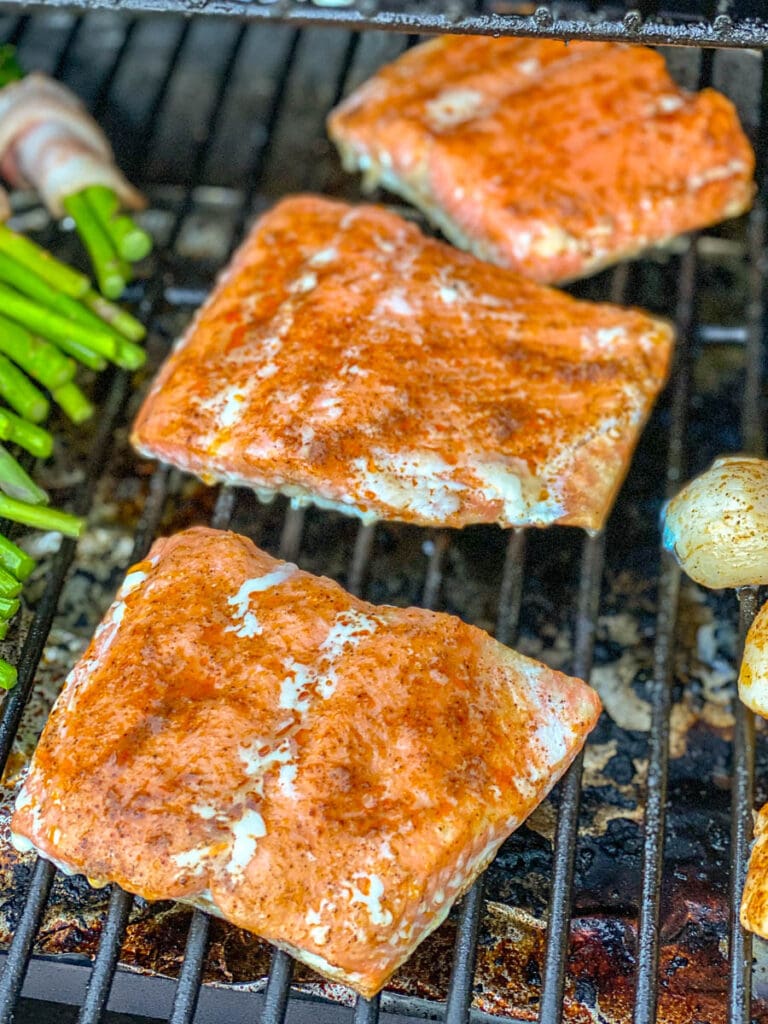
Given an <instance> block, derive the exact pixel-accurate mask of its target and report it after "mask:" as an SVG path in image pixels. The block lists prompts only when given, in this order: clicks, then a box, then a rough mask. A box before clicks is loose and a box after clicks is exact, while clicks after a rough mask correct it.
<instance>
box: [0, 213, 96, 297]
mask: <svg viewBox="0 0 768 1024" xmlns="http://www.w3.org/2000/svg"><path fill="white" fill-rule="evenodd" d="M0 252H4V253H5V254H6V255H8V256H11V257H12V258H13V259H15V260H16V262H17V263H21V265H22V266H24V267H26V268H27V269H28V270H31V271H32V273H34V274H37V276H38V277H42V279H43V280H44V281H47V282H48V284H50V285H52V287H54V288H56V289H57V290H58V291H60V292H64V294H65V295H71V296H72V298H73V299H79V298H80V296H81V295H85V294H86V292H88V291H90V288H91V282H90V281H89V280H88V278H87V277H86V276H85V274H81V273H80V272H79V271H78V270H73V269H72V267H68V266H67V264H66V263H62V262H61V261H60V260H57V259H56V258H55V257H54V256H51V254H50V253H49V252H47V251H46V250H45V249H43V248H42V247H41V246H39V245H36V244H35V242H32V241H30V240H29V239H28V238H24V236H23V235H17V234H16V232H15V231H11V229H10V228H9V227H7V226H6V225H5V224H0Z"/></svg>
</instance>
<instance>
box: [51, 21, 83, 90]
mask: <svg viewBox="0 0 768 1024" xmlns="http://www.w3.org/2000/svg"><path fill="white" fill-rule="evenodd" d="M82 26H83V20H82V18H78V19H77V21H75V22H73V24H72V27H71V28H70V30H69V32H68V33H67V38H66V40H65V41H64V45H63V46H62V48H61V53H60V54H59V56H58V58H57V59H56V65H55V67H54V69H53V77H54V78H61V75H62V73H63V71H64V68H65V67H66V66H67V61H68V60H69V55H70V54H71V53H72V47H73V46H74V45H75V43H76V42H77V37H78V36H79V35H80V30H81V28H82Z"/></svg>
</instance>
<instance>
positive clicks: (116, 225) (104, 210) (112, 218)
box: [84, 185, 152, 263]
mask: <svg viewBox="0 0 768 1024" xmlns="http://www.w3.org/2000/svg"><path fill="white" fill-rule="evenodd" d="M84 191H85V196H86V199H87V200H88V202H89V203H90V205H91V209H92V210H93V212H94V213H95V214H96V216H97V217H98V218H99V221H100V222H101V224H102V226H103V227H104V230H105V231H106V232H107V234H108V235H109V237H110V239H111V240H112V244H113V245H114V247H115V250H116V252H117V254H118V256H120V257H121V258H122V259H124V260H126V261H127V262H129V263H135V262H136V261H137V260H143V259H144V257H145V256H148V255H149V253H150V252H151V251H152V239H151V238H150V236H149V235H148V234H147V232H146V231H144V230H142V229H141V228H140V227H139V226H138V225H137V224H135V223H134V221H133V220H132V219H131V218H130V217H128V216H127V215H126V214H121V213H120V200H119V199H118V198H117V196H116V195H115V192H114V191H113V189H111V188H107V186H106V185H90V186H89V187H88V188H86V189H85V190H84Z"/></svg>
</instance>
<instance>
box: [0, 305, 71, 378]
mask: <svg viewBox="0 0 768 1024" xmlns="http://www.w3.org/2000/svg"><path fill="white" fill-rule="evenodd" d="M0 352H2V353H3V355H6V356H8V358H9V359H12V360H13V361H14V363H16V365H17V366H20V367H21V369H22V370H24V371H25V373H28V374H29V376H30V377H32V378H33V380H37V381H39V382H40V383H41V384H42V385H43V387H44V388H48V390H49V391H53V390H54V388H58V387H61V385H62V384H66V383H67V381H70V380H72V378H73V377H74V376H75V369H76V367H75V363H74V362H73V361H72V360H71V359H68V358H67V357H66V356H65V355H64V354H63V353H62V352H60V351H59V349H57V348H56V346H55V345H51V344H50V343H49V342H47V341H42V340H41V339H40V338H33V337H32V335H31V334H30V333H29V331H26V330H24V328H23V327H19V325H18V324H16V323H14V322H13V320H8V319H7V317H4V316H2V315H0Z"/></svg>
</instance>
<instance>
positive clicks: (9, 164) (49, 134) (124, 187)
mask: <svg viewBox="0 0 768 1024" xmlns="http://www.w3.org/2000/svg"><path fill="white" fill-rule="evenodd" d="M0 170H2V173H3V176H4V177H5V178H6V180H7V181H8V182H9V183H10V184H11V185H13V186H14V187H16V188H30V187H34V188H36V189H37V191H38V192H39V193H40V195H41V196H42V198H43V201H44V202H45V205H46V206H47V207H48V209H49V210H50V212H51V214H52V215H53V216H54V217H61V216H62V215H63V213H64V207H63V200H64V199H65V198H66V197H67V196H70V195H74V193H76V192H80V191H81V190H82V189H84V188H87V187H88V186H89V185H106V186H108V187H109V188H111V189H114V191H115V192H116V193H117V195H118V196H119V198H120V200H121V202H122V203H123V205H124V206H126V207H128V208H129V209H133V210H137V209H141V208H142V207H143V206H144V205H145V201H144V197H143V196H142V195H141V193H140V192H138V191H137V190H136V189H135V188H134V187H133V185H131V184H130V182H128V181H127V180H126V178H125V177H124V176H123V174H122V173H121V171H120V169H119V168H118V167H117V165H116V164H115V159H114V154H113V153H112V149H111V147H110V145H109V142H108V141H107V138H106V136H105V135H104V133H103V132H102V130H101V129H100V128H99V126H98V125H97V124H96V122H95V121H94V120H93V118H92V117H91V116H90V114H89V113H88V112H87V110H86V109H85V107H84V106H83V105H82V103H81V102H80V100H79V99H78V98H77V97H76V96H75V95H73V93H71V92H70V91H69V90H68V89H66V88H65V87H64V86H62V85H61V84H60V83H58V82H55V81H54V80H53V79H51V78H48V76H47V75H43V74H39V73H34V74H31V75H27V77H26V78H23V79H22V80H21V81H19V82H13V83H11V84H10V85H7V86H5V88H4V89H3V90H2V91H0Z"/></svg>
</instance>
